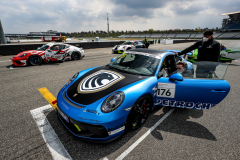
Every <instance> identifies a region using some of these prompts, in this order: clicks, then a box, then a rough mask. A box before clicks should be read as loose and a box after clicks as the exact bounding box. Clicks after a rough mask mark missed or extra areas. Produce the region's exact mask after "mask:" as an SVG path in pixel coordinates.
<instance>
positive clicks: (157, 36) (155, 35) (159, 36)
mask: <svg viewBox="0 0 240 160" xmlns="http://www.w3.org/2000/svg"><path fill="white" fill-rule="evenodd" d="M162 36H163V34H152V35H151V38H161V37H162Z"/></svg>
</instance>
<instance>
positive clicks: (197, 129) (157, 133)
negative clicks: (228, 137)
mask: <svg viewBox="0 0 240 160" xmlns="http://www.w3.org/2000/svg"><path fill="white" fill-rule="evenodd" d="M171 109H172V108H171V107H164V108H163V112H164V113H163V114H166V113H167V112H168V111H169V110H171ZM202 115H203V110H192V109H182V108H176V109H175V110H174V112H173V113H172V114H170V116H169V117H168V118H166V119H165V120H164V121H163V122H162V123H161V124H160V125H158V126H157V128H156V129H155V130H154V131H153V132H152V133H151V134H152V135H153V136H154V137H155V138H156V139H159V140H163V137H162V135H161V131H165V132H169V133H175V134H180V135H184V136H190V137H196V138H201V139H207V140H212V141H217V139H216V137H215V136H214V135H213V134H212V133H211V132H210V131H209V130H208V129H207V128H206V127H204V126H202V125H201V124H199V123H197V122H193V121H191V120H189V119H190V117H191V118H200V117H202ZM153 117H154V118H155V119H160V117H159V116H156V115H153ZM149 127H151V125H150V126H149Z"/></svg>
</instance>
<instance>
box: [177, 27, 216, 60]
mask: <svg viewBox="0 0 240 160" xmlns="http://www.w3.org/2000/svg"><path fill="white" fill-rule="evenodd" d="M195 49H198V56H197V61H213V62H218V61H219V58H220V43H219V42H217V41H215V40H214V39H213V31H212V30H207V31H205V32H204V34H203V38H202V40H201V41H198V42H196V43H195V44H194V45H192V46H190V47H188V48H186V49H184V50H183V51H181V52H180V53H177V52H175V54H176V55H182V54H186V53H188V52H190V51H192V50H195Z"/></svg>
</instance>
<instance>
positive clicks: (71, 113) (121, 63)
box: [57, 49, 230, 143]
mask: <svg viewBox="0 0 240 160" xmlns="http://www.w3.org/2000/svg"><path fill="white" fill-rule="evenodd" d="M177 61H184V62H186V63H187V65H188V67H187V71H188V70H193V72H191V73H192V77H190V78H189V77H185V76H184V74H183V72H179V71H178V70H179V68H176V66H177V65H176V62H177ZM227 66H228V65H227V64H224V63H218V62H197V63H194V64H192V63H190V62H187V61H186V60H184V59H183V58H182V57H180V56H175V54H174V53H173V51H172V50H169V51H160V50H151V49H133V50H128V51H126V52H125V53H123V54H121V55H120V56H119V57H117V58H113V59H112V60H111V63H110V64H107V65H103V66H97V67H93V68H89V69H86V70H82V71H80V72H78V73H76V74H75V75H73V77H72V78H71V79H70V80H69V81H68V82H67V83H66V84H65V85H64V86H63V88H62V89H61V90H60V91H59V93H58V96H57V106H58V108H57V110H58V112H57V114H58V117H59V119H60V121H61V122H62V124H63V125H64V126H65V127H66V128H67V129H68V130H69V131H70V132H71V133H72V134H73V135H74V136H76V137H78V138H80V139H83V140H88V141H94V142H99V143H101V142H102V143H105V142H109V141H112V140H114V139H116V138H118V137H119V136H121V135H123V134H124V132H125V131H126V130H133V129H137V128H140V127H141V126H142V125H143V124H144V123H145V122H146V120H147V118H148V116H149V113H150V112H151V111H152V110H153V109H154V108H155V107H156V106H158V105H160V106H168V107H177V108H188V109H199V110H202V109H209V108H212V107H214V106H215V105H216V104H218V103H219V102H221V101H222V100H223V99H224V98H225V97H226V96H227V94H228V93H229V91H230V85H229V83H228V82H227V81H226V80H224V79H223V78H224V75H225V72H226V70H227ZM214 67H215V70H214V72H213V71H211V70H212V69H213V68H214ZM208 68H209V70H208ZM162 70H164V71H165V72H166V73H167V74H168V75H167V76H163V74H162ZM210 71H211V72H210ZM180 73H181V74H180ZM209 74H214V76H209Z"/></svg>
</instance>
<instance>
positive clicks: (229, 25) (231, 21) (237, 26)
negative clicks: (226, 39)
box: [221, 11, 240, 32]
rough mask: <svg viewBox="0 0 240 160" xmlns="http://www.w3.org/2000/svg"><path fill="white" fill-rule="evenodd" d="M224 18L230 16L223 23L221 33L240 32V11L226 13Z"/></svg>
mask: <svg viewBox="0 0 240 160" xmlns="http://www.w3.org/2000/svg"><path fill="white" fill-rule="evenodd" d="M222 16H229V18H224V19H223V21H222V29H221V31H225V32H226V31H240V11H238V12H231V13H224V14H222Z"/></svg>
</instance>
